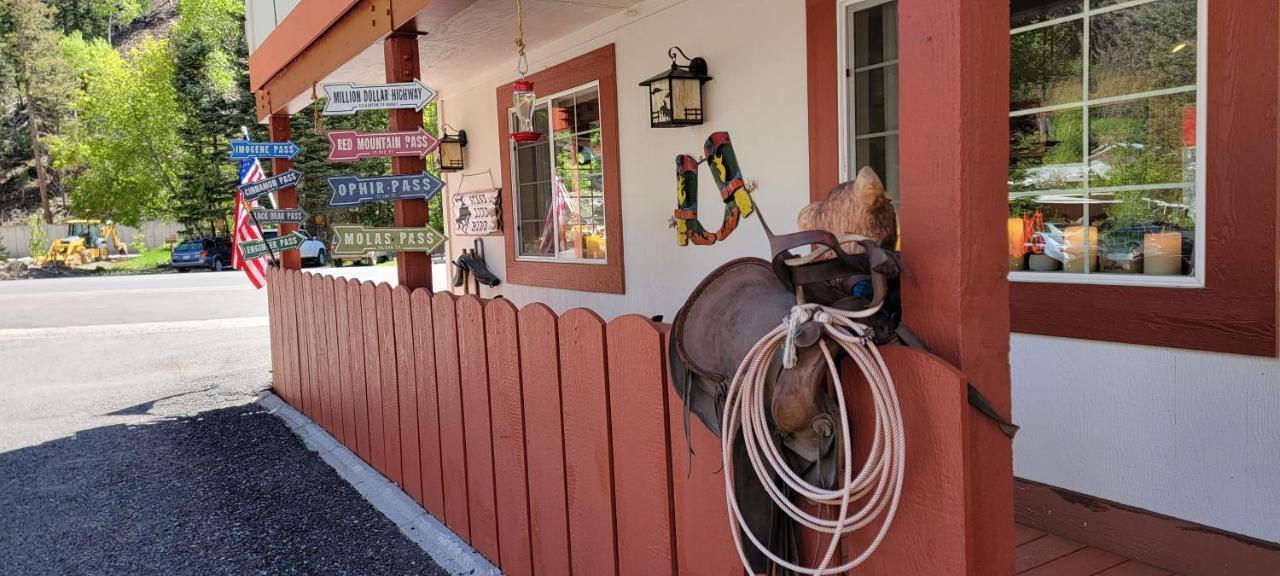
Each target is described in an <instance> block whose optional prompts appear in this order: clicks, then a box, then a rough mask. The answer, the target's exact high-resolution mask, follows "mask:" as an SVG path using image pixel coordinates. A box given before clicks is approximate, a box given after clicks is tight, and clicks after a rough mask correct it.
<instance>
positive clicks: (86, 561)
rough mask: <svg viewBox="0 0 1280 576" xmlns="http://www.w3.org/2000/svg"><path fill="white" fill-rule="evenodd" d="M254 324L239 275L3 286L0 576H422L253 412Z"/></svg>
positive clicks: (259, 327) (383, 273) (260, 311)
mask: <svg viewBox="0 0 1280 576" xmlns="http://www.w3.org/2000/svg"><path fill="white" fill-rule="evenodd" d="M341 273H342V274H343V275H358V276H360V277H362V278H369V279H373V280H375V281H383V280H390V281H394V278H395V268H390V267H383V268H353V269H343V270H342V271H341ZM266 315H267V309H266V294H265V292H261V291H257V290H254V289H253V288H252V287H251V286H250V285H249V284H248V282H247V281H246V280H245V278H244V276H243V275H242V274H239V273H236V272H224V273H199V272H196V273H191V274H182V275H178V274H163V275H149V276H130V277H93V278H57V279H49V280H18V281H6V282H0V574H6V575H9V574H148V573H165V574H208V573H237V574H240V573H272V574H274V573H307V574H383V573H396V574H405V573H427V574H430V573H435V571H436V570H438V569H437V568H435V567H434V565H433V564H431V562H430V559H429V558H428V557H427V556H426V555H425V554H423V553H422V552H421V550H419V549H418V548H416V547H415V546H414V545H413V544H412V543H410V542H409V541H408V540H407V539H405V538H404V537H403V536H401V535H400V533H399V532H398V531H397V530H396V528H395V526H394V525H393V524H392V523H391V522H390V521H388V520H387V519H386V518H384V517H383V516H381V515H380V514H378V513H377V511H376V510H374V509H373V508H372V507H370V506H369V505H368V504H367V503H366V502H365V501H364V500H363V499H362V498H361V497H360V496H359V495H358V494H357V493H356V492H355V491H354V490H352V489H350V487H348V486H347V485H346V484H345V483H343V482H342V480H341V479H339V478H338V476H337V475H336V473H334V472H333V470H332V469H330V468H329V467H328V466H327V465H326V464H324V463H323V462H322V461H321V460H319V458H317V457H316V455H315V454H314V453H312V452H310V451H308V450H307V449H306V448H305V447H304V446H303V445H302V444H301V442H300V441H298V440H297V439H296V438H295V437H294V436H293V435H292V433H290V432H289V431H288V430H287V429H286V428H285V427H284V425H283V423H282V422H280V421H279V420H278V419H276V418H275V417H274V416H271V415H269V414H266V413H264V412H262V411H261V410H259V409H258V408H257V406H256V404H253V403H252V401H253V399H254V398H255V396H256V394H257V393H258V392H259V391H260V390H263V389H266V388H268V387H269V386H270V373H269V369H268V367H269V354H268V331H267V316H266ZM371 551H374V552H376V553H374V552H371Z"/></svg>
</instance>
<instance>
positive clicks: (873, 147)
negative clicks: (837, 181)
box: [851, 134, 898, 202]
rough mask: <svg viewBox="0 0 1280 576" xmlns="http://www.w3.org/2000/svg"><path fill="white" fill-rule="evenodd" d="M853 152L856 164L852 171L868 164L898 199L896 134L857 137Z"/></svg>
mask: <svg viewBox="0 0 1280 576" xmlns="http://www.w3.org/2000/svg"><path fill="white" fill-rule="evenodd" d="M856 142H857V146H856V149H855V151H854V152H855V154H856V157H857V159H858V166H856V167H855V169H854V170H851V172H852V173H855V174H856V173H857V169H859V168H862V167H863V166H870V167H871V169H872V170H875V171H876V175H877V176H880V180H881V181H883V182H884V189H885V191H886V192H888V193H889V196H890V197H892V198H893V199H894V201H895V202H896V201H897V200H898V135H897V134H891V135H888V136H875V137H871V138H859V139H858V140H857V141H856Z"/></svg>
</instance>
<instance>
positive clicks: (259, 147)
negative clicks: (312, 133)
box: [231, 140, 302, 160]
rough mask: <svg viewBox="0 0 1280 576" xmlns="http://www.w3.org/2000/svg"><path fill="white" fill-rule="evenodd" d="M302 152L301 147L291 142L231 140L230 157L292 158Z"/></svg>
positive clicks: (235, 158) (240, 158) (239, 158)
mask: <svg viewBox="0 0 1280 576" xmlns="http://www.w3.org/2000/svg"><path fill="white" fill-rule="evenodd" d="M300 153H302V147H301V146H298V145H297V144H294V143H293V142H254V141H251V140H232V141H231V159H232V160H248V159H251V158H293V157H294V156H297V155H298V154H300Z"/></svg>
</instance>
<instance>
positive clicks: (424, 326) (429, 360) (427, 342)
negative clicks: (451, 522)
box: [409, 288, 445, 519]
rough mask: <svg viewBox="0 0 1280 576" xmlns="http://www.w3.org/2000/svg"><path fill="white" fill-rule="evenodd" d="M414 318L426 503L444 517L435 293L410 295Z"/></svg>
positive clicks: (419, 433) (429, 508) (420, 446)
mask: <svg viewBox="0 0 1280 576" xmlns="http://www.w3.org/2000/svg"><path fill="white" fill-rule="evenodd" d="M409 303H410V305H411V307H412V314H413V316H412V318H413V342H414V346H413V351H414V361H415V364H416V365H417V376H418V379H417V384H416V388H417V397H418V453H419V461H420V463H421V466H422V505H423V506H424V507H425V508H426V509H427V510H429V511H430V512H431V513H432V514H434V515H435V516H436V518H441V519H443V518H444V516H445V515H444V512H445V511H444V477H443V476H442V472H441V466H440V408H439V405H440V402H439V399H438V398H437V397H436V370H437V366H436V344H435V342H436V336H435V319H434V318H433V317H432V314H431V292H429V291H427V290H425V289H422V288H419V289H417V290H414V291H413V293H412V294H410V295H409Z"/></svg>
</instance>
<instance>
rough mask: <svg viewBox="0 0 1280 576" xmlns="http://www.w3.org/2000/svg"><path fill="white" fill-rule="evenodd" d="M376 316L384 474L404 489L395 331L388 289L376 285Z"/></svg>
mask: <svg viewBox="0 0 1280 576" xmlns="http://www.w3.org/2000/svg"><path fill="white" fill-rule="evenodd" d="M373 296H374V304H375V305H376V306H377V310H378V312H377V316H378V358H379V361H380V362H381V364H382V369H381V374H382V380H381V386H380V387H381V389H382V442H383V445H382V450H383V456H384V458H385V460H384V465H385V466H386V470H385V471H384V472H383V474H384V475H385V476H386V477H387V478H390V479H391V481H392V482H394V483H395V484H396V485H397V486H404V462H403V460H402V455H401V450H400V396H399V394H400V390H399V382H397V376H396V332H395V320H394V315H393V313H392V311H391V286H390V285H388V284H386V283H385V282H384V283H382V284H378V286H377V287H376V288H374V292H373Z"/></svg>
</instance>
